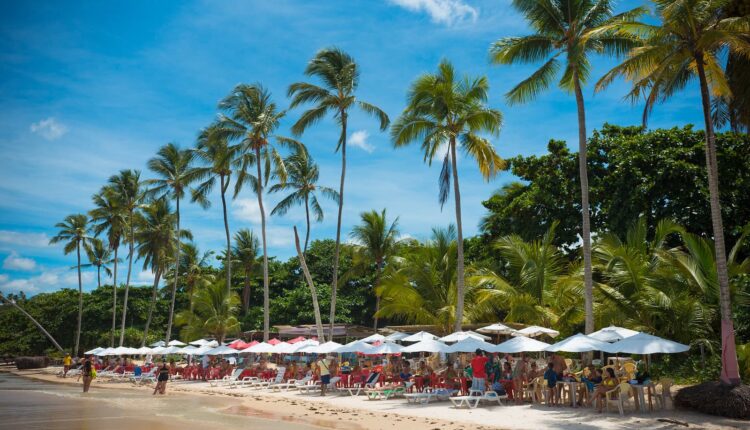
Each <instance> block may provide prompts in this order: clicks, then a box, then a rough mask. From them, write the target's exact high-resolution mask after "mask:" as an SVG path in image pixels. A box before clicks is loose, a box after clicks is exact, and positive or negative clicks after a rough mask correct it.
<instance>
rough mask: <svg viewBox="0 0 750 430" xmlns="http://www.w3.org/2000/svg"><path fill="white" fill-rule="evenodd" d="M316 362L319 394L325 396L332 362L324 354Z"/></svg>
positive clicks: (329, 380)
mask: <svg viewBox="0 0 750 430" xmlns="http://www.w3.org/2000/svg"><path fill="white" fill-rule="evenodd" d="M317 364H318V376H320V395H321V396H325V395H326V389H327V388H328V384H330V383H331V366H332V364H333V359H332V358H328V357H325V356H324V357H323V358H321V359H320V360H318V363H317Z"/></svg>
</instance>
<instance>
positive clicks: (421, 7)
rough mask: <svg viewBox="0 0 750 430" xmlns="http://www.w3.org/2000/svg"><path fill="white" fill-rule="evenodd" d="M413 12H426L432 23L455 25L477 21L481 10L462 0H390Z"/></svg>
mask: <svg viewBox="0 0 750 430" xmlns="http://www.w3.org/2000/svg"><path fill="white" fill-rule="evenodd" d="M389 1H390V2H391V3H393V4H395V5H398V6H401V7H403V8H404V9H407V10H410V11H412V12H426V13H427V14H428V15H430V18H431V19H432V22H434V23H437V24H446V25H453V24H455V23H457V22H463V21H471V22H474V21H476V19H477V17H478V16H479V10H477V9H476V8H474V7H472V6H469V5H468V4H466V3H464V2H463V1H461V0H389Z"/></svg>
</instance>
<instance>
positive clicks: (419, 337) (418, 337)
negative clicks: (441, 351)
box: [401, 331, 438, 342]
mask: <svg viewBox="0 0 750 430" xmlns="http://www.w3.org/2000/svg"><path fill="white" fill-rule="evenodd" d="M437 338H438V337H437V336H435V335H434V334H431V333H427V332H426V331H420V332H419V333H414V334H413V335H411V336H406V337H405V338H403V339H401V341H402V342H421V341H423V340H435V339H437Z"/></svg>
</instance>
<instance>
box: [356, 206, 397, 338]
mask: <svg viewBox="0 0 750 430" xmlns="http://www.w3.org/2000/svg"><path fill="white" fill-rule="evenodd" d="M360 217H361V218H362V223H361V224H359V225H356V226H354V228H353V229H352V232H351V234H350V236H351V238H352V239H354V240H355V241H357V242H358V244H359V246H358V247H357V251H358V252H357V254H355V255H359V256H360V258H362V259H364V260H367V261H368V262H369V263H370V264H372V263H374V264H375V285H373V288H374V290H375V291H376V292H377V291H378V287H379V286H380V277H381V276H382V274H383V267H384V266H385V262H386V261H387V260H388V259H389V258H390V257H392V256H394V255H395V254H396V251H397V248H398V235H399V231H398V217H396V219H395V220H393V222H392V223H391V224H390V225H388V221H387V220H386V216H385V209H383V210H382V211H381V212H380V213H378V212H377V211H375V210H372V211H370V212H362V213H361V214H360ZM379 310H380V296H379V295H378V294H377V293H376V294H375V317H374V318H373V319H374V323H373V328H374V329H375V330H377V329H378V317H377V315H378V311H379Z"/></svg>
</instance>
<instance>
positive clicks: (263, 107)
mask: <svg viewBox="0 0 750 430" xmlns="http://www.w3.org/2000/svg"><path fill="white" fill-rule="evenodd" d="M219 108H220V109H222V110H223V111H224V112H226V115H222V116H221V117H220V119H219V126H220V128H221V129H222V131H223V133H225V134H226V135H227V136H229V137H230V138H233V139H241V145H242V150H243V152H247V153H249V155H250V157H246V158H245V159H244V163H243V164H242V167H243V168H242V170H241V172H240V174H239V175H238V177H237V182H236V184H235V195H237V193H238V192H239V190H240V188H242V186H243V185H244V184H245V183H250V185H251V187H252V189H253V191H254V192H255V195H256V196H257V197H258V208H259V209H260V229H261V237H262V240H263V339H264V340H268V332H269V329H270V313H269V303H270V298H269V295H268V294H269V291H268V248H267V244H266V212H265V209H264V208H263V187H265V186H266V185H267V184H268V180H269V178H270V177H271V175H273V176H275V177H277V178H279V180H280V181H281V182H282V183H283V182H286V178H287V174H286V169H285V167H284V159H283V158H282V157H281V154H280V153H279V149H278V147H277V145H278V146H289V147H296V148H300V149H302V144H301V143H299V142H297V141H295V140H292V139H287V138H283V137H278V136H277V137H276V144H277V145H274V144H273V143H272V142H271V141H270V140H269V139H271V137H272V136H273V134H274V132H275V130H276V129H277V128H278V127H279V122H280V121H281V118H283V117H284V115H285V114H286V112H285V111H279V110H278V108H277V106H276V103H274V102H273V101H272V100H271V93H270V92H268V90H266V89H265V88H263V86H262V85H260V84H253V85H245V84H240V85H237V86H236V87H235V88H234V89H233V90H232V92H231V93H230V94H229V95H228V96H226V97H225V98H224V100H222V101H221V102H220V103H219ZM252 163H255V167H256V175H251V174H249V173H247V168H248V167H249V166H250V164H252ZM227 261H232V258H231V255H229V254H228V255H227ZM228 265H229V266H231V264H228Z"/></svg>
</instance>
